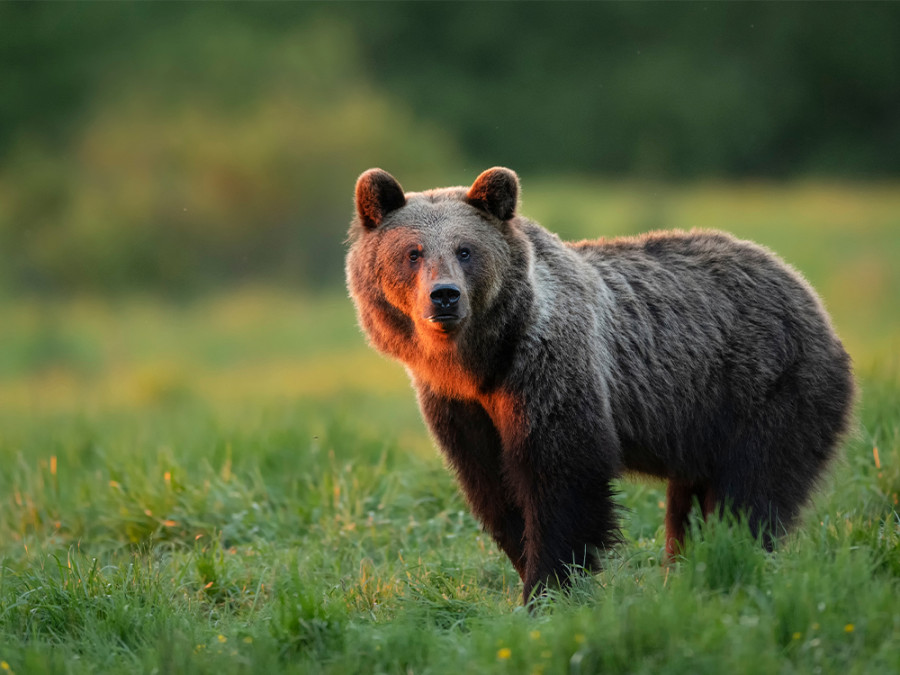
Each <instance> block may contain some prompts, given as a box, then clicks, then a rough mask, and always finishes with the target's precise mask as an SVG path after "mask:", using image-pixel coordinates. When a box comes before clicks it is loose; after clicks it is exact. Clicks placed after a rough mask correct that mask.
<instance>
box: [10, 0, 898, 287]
mask: <svg viewBox="0 0 900 675" xmlns="http://www.w3.org/2000/svg"><path fill="white" fill-rule="evenodd" d="M0 73H2V77H0V101H2V105H0V290H6V291H7V292H9V291H21V290H23V289H24V290H29V291H32V292H42V293H48V292H49V293H58V292H72V291H82V290H87V291H90V292H92V293H102V294H118V293H121V292H123V291H130V290H134V289H161V290H164V291H166V292H168V293H172V294H191V293H194V292H196V291H198V290H203V289H204V288H208V287H210V286H212V285H216V284H219V283H221V282H222V281H223V280H228V281H234V280H238V281H240V280H246V279H264V280H267V281H276V282H281V283H287V284H290V285H294V286H304V287H316V286H323V285H336V284H339V282H340V279H341V276H342V274H341V268H342V266H341V257H342V247H341V241H342V239H343V237H344V232H345V231H346V223H347V221H348V219H349V215H350V213H351V209H352V202H351V194H352V185H353V181H354V179H355V177H356V176H357V175H358V174H359V172H361V171H362V170H363V169H365V168H368V167H369V166H375V165H380V166H383V167H385V168H387V169H388V170H390V171H392V172H394V173H395V174H396V175H397V176H398V177H400V179H401V180H402V181H403V182H404V185H405V187H406V188H407V189H422V188H426V187H431V186H434V185H441V184H450V183H464V182H468V181H470V180H471V179H472V178H473V177H474V175H476V174H477V172H478V171H479V170H480V169H483V168H485V167H487V166H490V165H493V164H506V165H509V166H512V167H514V168H516V169H517V170H519V171H520V172H521V173H523V174H526V175H527V176H546V175H552V174H558V173H566V174H585V175H588V174H589V175H606V176H607V177H609V176H617V177H618V176H623V175H624V176H632V177H638V178H641V179H648V178H651V179H655V180H662V179H665V180H670V179H676V180H679V179H686V178H689V179H695V178H743V177H748V176H756V177H758V176H767V177H777V178H781V177H797V176H801V175H804V176H807V175H811V174H812V175H826V176H829V177H841V178H847V177H849V178H873V177H876V178H880V179H883V178H892V177H895V176H897V174H898V172H900V5H896V4H842V3H829V4H823V5H808V4H805V3H796V4H780V3H777V4H776V3H767V4H760V3H749V4H736V3H727V4H714V3H711V4H706V3H693V4H682V3H674V4H656V3H597V4H593V3H562V4H557V3H523V4H515V5H513V4H507V3H461V4H460V3H453V4H447V3H377V4H376V3H373V4H358V3H309V4H306V3H303V4H295V3H266V4H243V3H235V4H213V5H207V4H172V3H115V4H112V3H110V4H106V3H86V4H62V5H60V4H24V3H23V4H19V3H5V4H3V5H0ZM547 224H548V225H549V226H551V227H552V226H553V224H552V223H547ZM721 225H722V226H727V223H723V224H721ZM597 227H598V231H597V234H601V233H602V232H601V231H600V228H601V224H600V223H598V226H597Z"/></svg>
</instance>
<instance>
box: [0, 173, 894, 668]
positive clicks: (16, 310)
mask: <svg viewBox="0 0 900 675" xmlns="http://www.w3.org/2000/svg"><path fill="white" fill-rule="evenodd" d="M523 211H524V212H525V213H526V214H529V215H533V216H534V217H536V218H538V219H539V220H541V221H542V222H543V223H544V224H545V225H546V226H548V227H549V228H551V229H555V230H557V231H559V232H561V233H562V234H564V235H565V236H567V237H581V236H589V235H592V234H616V233H624V232H636V231H639V230H640V229H642V228H646V227H657V226H661V225H663V224H671V225H672V226H678V227H690V226H692V225H693V226H701V227H720V228H723V229H729V230H731V231H734V232H736V233H737V234H738V235H740V236H746V237H750V238H753V239H756V240H757V241H760V242H761V243H763V244H766V245H768V246H770V247H771V248H773V249H775V250H776V251H778V252H779V253H781V254H782V255H783V257H785V258H786V259H787V260H788V261H790V262H792V263H794V264H795V265H796V266H797V267H798V268H799V269H800V270H801V271H802V272H803V273H804V274H805V275H806V276H807V277H808V278H809V279H810V280H811V281H812V282H813V284H814V285H816V286H817V288H819V289H820V291H821V293H822V295H823V297H824V299H825V301H826V304H827V306H828V307H829V309H830V310H831V311H832V314H833V316H834V319H835V324H836V326H837V329H838V331H839V333H840V334H841V335H842V336H843V337H844V338H845V341H846V344H847V345H848V348H849V350H850V351H851V354H852V356H853V357H854V360H855V362H856V364H857V375H858V378H859V380H860V384H861V392H862V393H861V400H860V404H859V407H858V418H859V423H858V429H857V431H856V433H855V434H854V435H853V436H852V437H851V438H850V439H848V441H847V442H846V444H845V451H844V456H843V458H842V460H841V461H840V462H838V463H837V464H836V465H835V466H834V469H833V471H832V474H831V477H830V478H829V480H828V481H827V482H826V483H825V485H824V486H823V489H822V490H821V491H820V492H819V494H818V495H817V497H816V499H815V500H814V502H813V503H812V504H811V506H810V508H809V509H808V510H807V512H806V515H805V518H804V520H803V523H802V525H801V527H800V528H799V529H798V531H796V532H795V533H794V534H792V535H791V536H789V537H788V538H787V539H785V540H784V541H783V542H782V543H781V545H780V546H779V547H778V549H777V551H776V552H775V553H774V554H772V555H767V554H765V553H763V552H762V550H761V549H760V548H759V547H757V546H756V545H755V543H754V542H753V541H751V540H750V537H749V535H748V534H747V533H746V531H745V530H743V529H742V528H741V527H740V526H723V525H722V524H721V523H712V524H710V525H705V526H702V527H701V526H699V525H698V531H697V532H696V533H695V536H694V537H693V539H692V540H691V542H690V544H689V547H688V550H687V551H686V555H685V556H684V558H683V559H682V560H680V561H679V562H678V563H677V564H675V565H672V566H669V567H664V566H662V565H661V564H660V555H661V552H662V547H663V540H662V516H663V499H664V487H663V486H662V485H661V484H658V483H653V482H622V483H621V486H620V487H621V496H620V501H621V503H622V504H623V506H625V507H627V509H628V510H627V512H626V514H625V517H624V522H623V524H624V532H625V535H626V539H627V541H626V543H625V545H624V546H622V547H621V548H619V549H618V550H616V551H615V552H613V553H612V554H611V555H610V557H609V560H608V564H607V567H606V569H605V571H604V572H602V573H601V574H599V575H597V576H596V577H594V578H592V579H587V580H583V581H581V582H579V584H578V585H577V586H576V588H575V589H573V591H572V592H571V593H569V594H567V595H565V596H560V597H555V598H552V599H551V600H550V601H549V602H547V603H545V604H544V605H542V606H540V607H539V608H538V611H536V612H535V613H534V614H533V615H532V614H529V613H528V612H526V611H525V610H523V608H521V607H520V606H519V605H520V602H519V595H520V585H519V580H518V577H517V575H516V574H515V572H514V570H513V568H512V566H511V565H510V563H509V562H508V561H507V560H506V559H505V557H504V556H503V555H501V554H500V553H499V552H498V551H497V549H496V548H495V546H494V545H493V544H492V542H491V541H490V539H489V538H488V537H486V536H485V535H483V534H482V533H481V531H480V528H479V527H478V524H477V523H476V521H475V520H474V519H473V518H472V516H471V515H470V514H469V513H468V510H467V508H466V505H465V503H464V501H463V499H462V498H461V496H460V495H459V494H458V492H457V490H456V487H455V484H454V482H453V479H452V477H451V475H450V474H449V472H447V471H446V469H445V468H444V466H443V463H442V460H441V458H440V456H439V454H438V453H437V451H436V450H435V449H434V447H433V445H432V443H431V441H430V439H429V438H428V435H427V433H426V432H425V429H424V427H423V425H422V423H421V422H420V420H419V416H418V411H417V410H416V407H415V402H414V397H413V394H412V392H411V391H410V389H409V385H408V382H407V380H406V376H405V374H404V372H403V370H402V368H401V367H400V366H398V365H396V364H394V363H391V362H388V361H386V360H384V359H382V358H380V357H379V356H377V355H376V354H374V353H373V352H371V351H370V350H368V348H367V347H366V346H365V343H364V340H363V338H362V336H361V334H360V333H359V331H358V329H357V328H356V326H355V321H354V316H353V312H352V307H351V305H350V302H349V300H347V299H346V298H345V297H343V295H342V294H340V293H338V292H335V293H334V294H333V295H330V296H322V297H309V296H306V295H303V294H292V293H288V292H285V291H274V290H271V289H259V288H244V289H241V290H237V291H233V292H229V293H223V294H222V295H219V296H215V297H209V298H206V299H204V300H198V301H194V302H191V303H183V304H175V303H167V302H163V301H160V300H155V299H153V298H139V297H134V298H129V299H120V300H117V301H100V300H95V299H86V298H73V299H69V300H66V301H58V302H49V301H37V300H28V299H12V298H9V297H7V298H5V299H2V300H0V465H2V469H0V673H2V672H3V671H5V672H13V673H20V674H21V673H42V672H54V673H102V672H147V673H167V672H188V673H207V672H208V673H216V674H217V675H224V674H226V673H276V672H297V673H306V672H329V673H380V672H387V673H453V674H454V675H458V674H459V673H463V672H465V673H469V672H472V673H482V672H501V673H502V672H515V673H548V674H549V673H589V672H634V673H661V672H665V673H681V672H684V673H722V672H740V673H757V672H758V673H774V672H778V673H811V672H824V673H829V672H837V673H842V674H844V673H866V674H868V673H896V672H898V670H900V602H898V598H900V515H898V510H900V506H898V493H900V359H898V357H897V354H898V353H900V299H898V295H900V265H898V264H897V261H898V260H900V190H898V189H897V186H880V187H877V186H876V187H861V186H855V187H854V186H846V185H843V186H840V185H821V184H808V185H806V184H804V185H794V186H791V187H787V188H786V187H779V186H771V185H753V186H742V187H734V186H712V187H696V188H690V187H687V188H682V189H678V190H675V189H671V188H670V189H668V190H662V189H659V188H657V187H654V186H643V187H641V186H635V185H622V186H616V185H609V184H604V185H589V184H587V183H582V184H579V185H578V186H577V187H576V188H574V189H573V188H571V187H565V188H564V187H563V186H561V185H559V184H557V185H554V184H551V183H544V184H539V185H537V186H534V187H532V188H530V189H529V188H528V186H526V192H525V195H524V207H523Z"/></svg>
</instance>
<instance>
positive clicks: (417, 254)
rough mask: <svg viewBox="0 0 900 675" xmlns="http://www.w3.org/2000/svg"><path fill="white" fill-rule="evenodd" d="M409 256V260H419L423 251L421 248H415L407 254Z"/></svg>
mask: <svg viewBox="0 0 900 675" xmlns="http://www.w3.org/2000/svg"><path fill="white" fill-rule="evenodd" d="M407 256H408V257H409V262H417V261H418V260H419V258H420V257H421V256H422V252H421V251H420V250H419V249H417V248H414V249H413V250H411V251H410V252H409V253H408V254H407Z"/></svg>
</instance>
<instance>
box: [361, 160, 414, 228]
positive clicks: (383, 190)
mask: <svg viewBox="0 0 900 675" xmlns="http://www.w3.org/2000/svg"><path fill="white" fill-rule="evenodd" d="M405 204H406V197H405V196H404V195H403V188H402V187H400V183H398V182H397V179H395V178H394V177H393V176H392V175H391V174H389V173H388V172H387V171H384V170H382V169H369V170H368V171H366V172H365V173H363V175H361V176H360V177H359V179H358V180H357V181H356V213H357V214H359V220H360V222H361V223H362V224H363V226H364V227H365V228H366V229H369V230H374V229H375V228H376V227H378V226H379V225H381V221H383V220H384V217H385V216H386V215H387V214H389V213H390V212H391V211H396V210H397V209H399V208H400V207H401V206H404V205H405Z"/></svg>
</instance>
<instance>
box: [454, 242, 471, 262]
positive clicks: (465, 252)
mask: <svg viewBox="0 0 900 675" xmlns="http://www.w3.org/2000/svg"><path fill="white" fill-rule="evenodd" d="M456 257H457V258H459V259H460V260H462V261H463V262H465V261H466V260H468V259H469V258H471V257H472V251H470V250H469V248H468V247H467V246H463V247H462V248H460V249H459V250H458V251H457V252H456Z"/></svg>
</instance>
